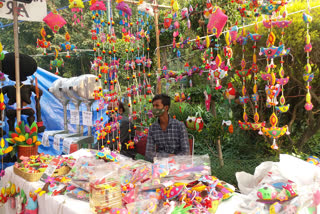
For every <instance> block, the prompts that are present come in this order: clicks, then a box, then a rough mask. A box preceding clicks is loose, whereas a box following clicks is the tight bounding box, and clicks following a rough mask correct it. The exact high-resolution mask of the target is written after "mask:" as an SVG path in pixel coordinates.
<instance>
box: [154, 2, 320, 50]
mask: <svg viewBox="0 0 320 214" xmlns="http://www.w3.org/2000/svg"><path fill="white" fill-rule="evenodd" d="M318 7H320V5H317V6H314V7H311V8H310V10H311V9H313V8H318ZM302 12H305V9H303V10H298V11H295V12H292V13H289V14H288V16H289V15H293V14H297V13H302ZM259 23H262V21H260V22H258V24H259ZM253 25H255V23H251V24H248V25H244V26H240V27H239V29H242V28H246V27H250V26H253ZM227 32H228V31H227V30H226V31H223V32H222V33H227ZM212 36H214V34H212V35H209V37H212ZM204 38H206V36H202V37H200V39H204ZM195 40H196V39H191V40H189V41H188V42H193V41H195ZM171 46H172V44H169V45H163V46H160V47H159V48H165V47H171ZM157 49H158V48H156V49H155V50H154V52H156V51H157Z"/></svg>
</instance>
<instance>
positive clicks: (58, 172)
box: [52, 166, 71, 177]
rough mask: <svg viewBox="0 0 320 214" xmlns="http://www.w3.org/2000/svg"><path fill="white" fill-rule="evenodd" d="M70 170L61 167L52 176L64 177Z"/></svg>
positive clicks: (66, 167)
mask: <svg viewBox="0 0 320 214" xmlns="http://www.w3.org/2000/svg"><path fill="white" fill-rule="evenodd" d="M70 170H71V168H70V167H69V166H62V167H61V168H60V169H56V171H54V173H53V175H52V176H54V177H57V176H61V175H66V174H68V173H69V172H70Z"/></svg>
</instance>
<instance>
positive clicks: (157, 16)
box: [154, 0, 161, 94]
mask: <svg viewBox="0 0 320 214" xmlns="http://www.w3.org/2000/svg"><path fill="white" fill-rule="evenodd" d="M154 3H155V4H157V0H155V2H154ZM158 18H159V10H158V7H155V8H154V21H155V25H156V43H157V77H160V74H161V73H160V71H161V63H160V48H159V47H160V34H159V27H158V24H159V20H158ZM157 94H161V79H158V78H157Z"/></svg>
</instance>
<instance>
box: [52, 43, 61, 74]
mask: <svg viewBox="0 0 320 214" xmlns="http://www.w3.org/2000/svg"><path fill="white" fill-rule="evenodd" d="M58 56H59V51H58V49H55V53H54V60H51V61H50V69H53V68H56V73H55V74H56V75H59V74H60V72H59V68H60V67H63V65H64V61H63V59H62V58H60V59H59V58H58Z"/></svg>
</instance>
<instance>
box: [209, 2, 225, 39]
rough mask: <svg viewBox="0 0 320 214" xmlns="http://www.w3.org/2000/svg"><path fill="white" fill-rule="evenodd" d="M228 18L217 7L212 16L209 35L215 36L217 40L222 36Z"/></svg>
mask: <svg viewBox="0 0 320 214" xmlns="http://www.w3.org/2000/svg"><path fill="white" fill-rule="evenodd" d="M227 20H228V16H227V15H225V14H224V13H223V12H222V11H221V9H220V8H219V7H215V8H214V9H213V10H212V14H211V15H210V18H209V22H208V26H207V28H208V29H207V31H208V34H214V35H215V36H216V37H217V38H218V37H219V36H220V34H221V31H222V29H223V27H224V26H225V24H226V23H227Z"/></svg>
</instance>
